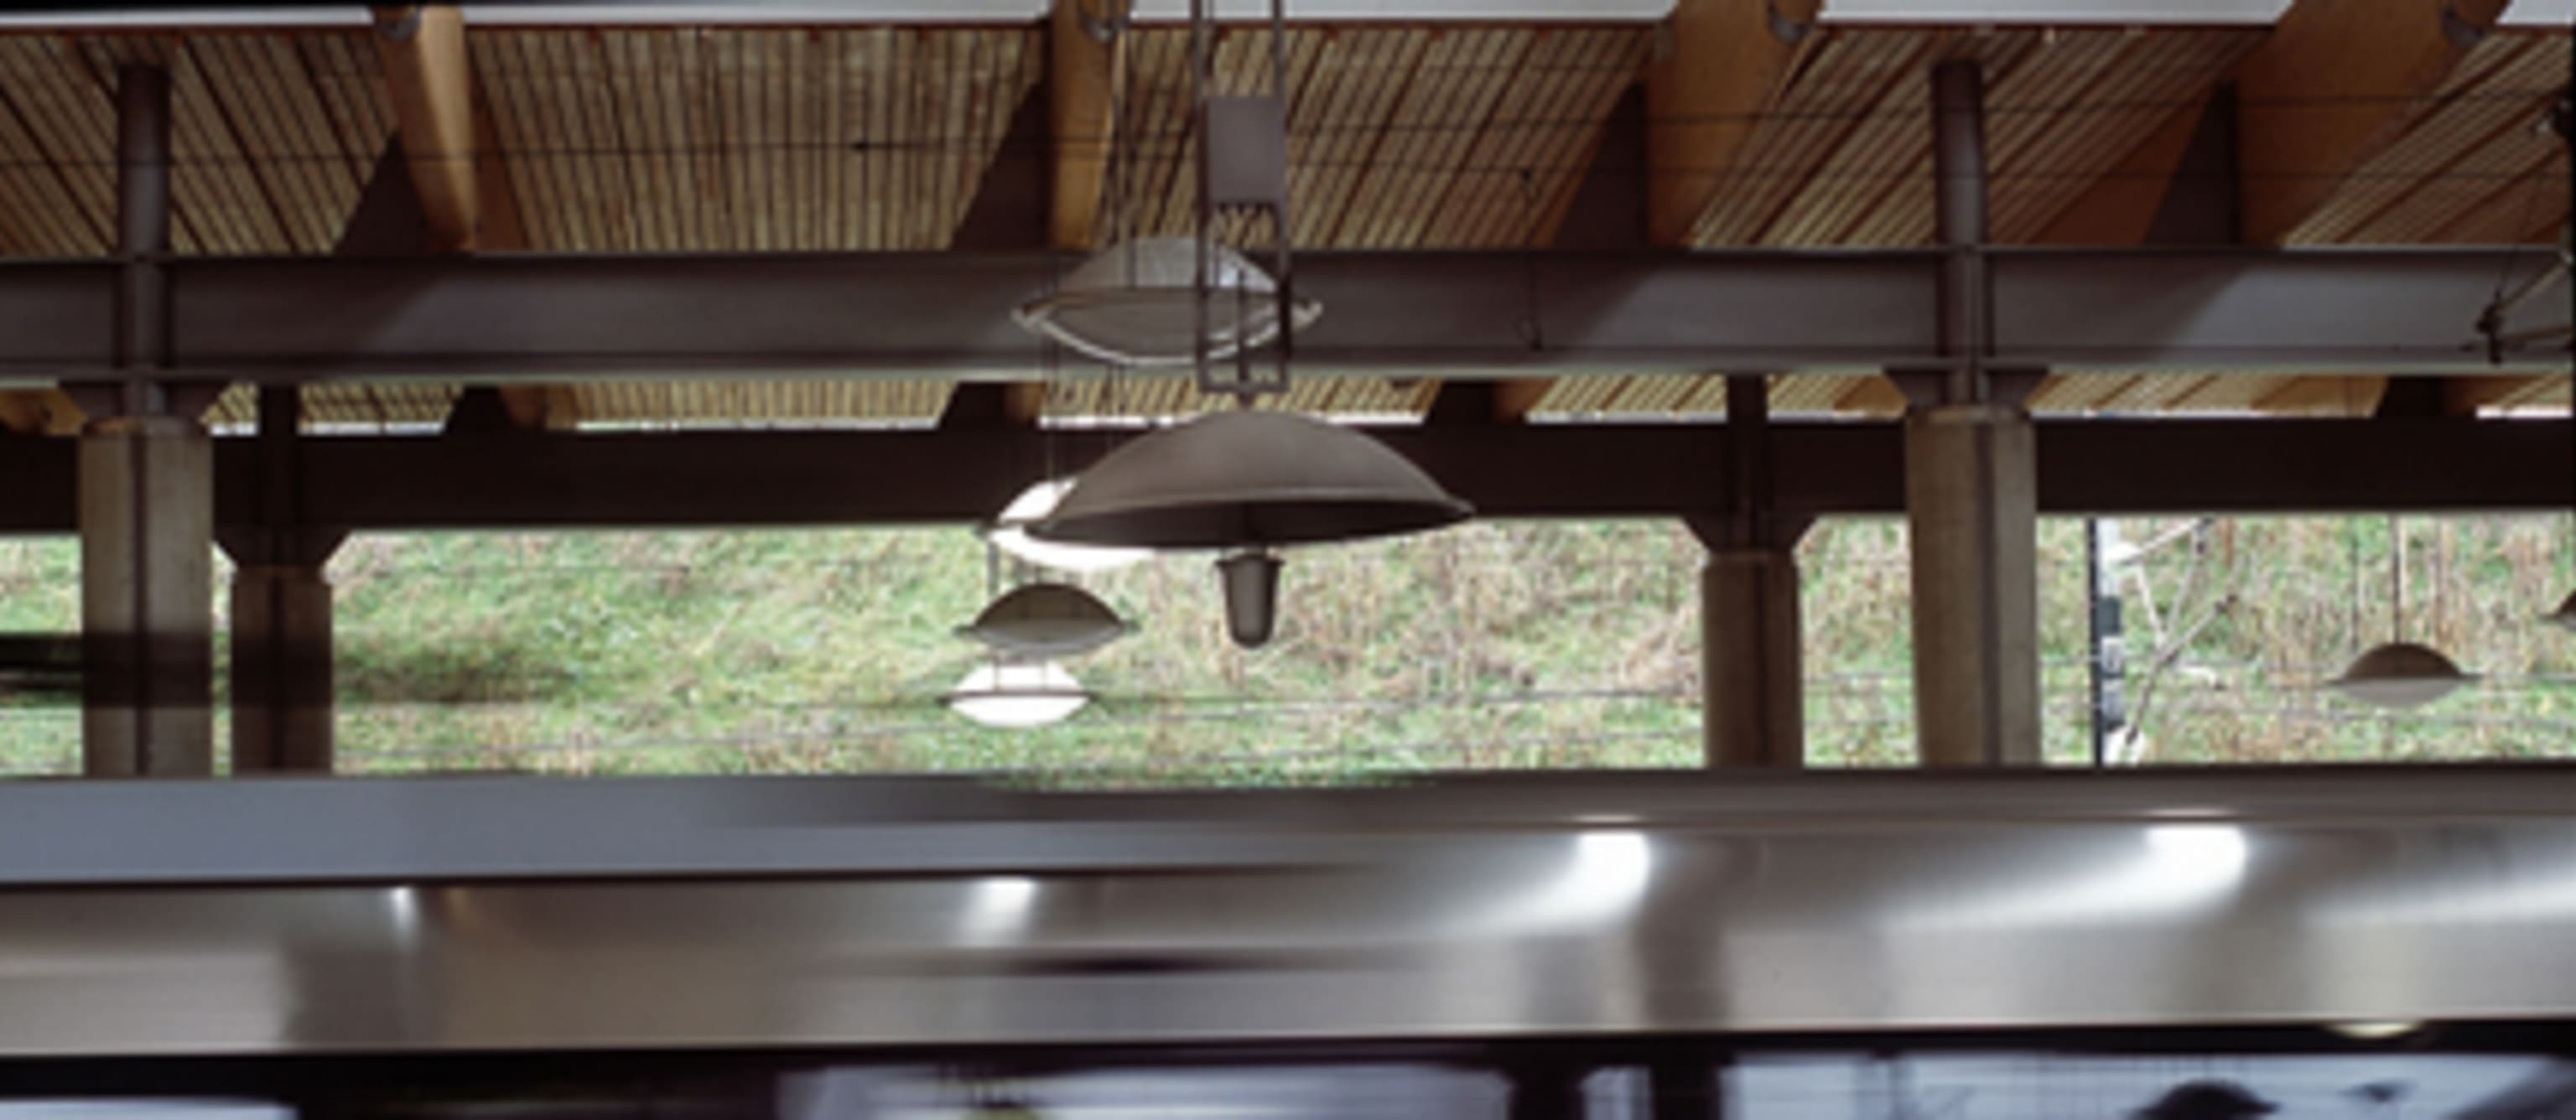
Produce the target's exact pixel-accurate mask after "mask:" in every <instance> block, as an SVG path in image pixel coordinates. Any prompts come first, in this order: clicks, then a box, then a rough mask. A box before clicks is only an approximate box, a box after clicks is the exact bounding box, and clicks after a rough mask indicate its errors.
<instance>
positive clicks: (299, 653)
mask: <svg viewBox="0 0 2576 1120" xmlns="http://www.w3.org/2000/svg"><path fill="white" fill-rule="evenodd" d="M302 412H303V396H302V393H301V392H300V391H299V390H298V389H297V388H296V387H295V386H293V385H264V386H261V387H260V390H259V434H258V441H257V443H255V444H254V445H253V447H254V450H255V451H256V452H257V460H256V461H257V465H258V467H259V487H258V489H257V490H256V491H255V492H254V499H255V500H254V502H253V504H252V506H251V508H250V510H249V513H250V514H251V516H250V518H249V522H250V523H249V524H247V525H243V524H235V525H231V526H227V527H226V528H225V529H224V531H223V533H222V535H221V537H220V538H219V541H220V543H221V544H222V545H223V547H224V551H225V552H226V553H228V554H230V555H231V556H232V558H233V564H234V570H233V587H232V623H233V636H232V654H233V658H232V662H233V663H232V686H233V687H232V706H233V742H232V750H233V771H234V772H235V773H258V772H261V771H277V770H296V771H318V772H328V771H329V770H330V769H331V721H332V693H331V686H332V680H331V644H332V639H331V581H330V580H329V579H328V578H326V577H325V576H324V574H323V570H324V566H325V565H327V564H328V563H329V562H330V560H331V554H332V553H333V552H334V551H336V550H338V548H339V547H340V541H341V540H342V539H343V538H344V537H345V536H346V534H344V533H342V532H341V531H339V530H337V529H330V528H322V527H316V526H311V525H307V524H305V523H304V519H303V501H302V493H303V488H302V480H301V469H300V465H299V464H300V460H299V450H300V446H301V445H300V442H299V436H298V433H297V428H298V426H299V424H300V422H301V418H302Z"/></svg>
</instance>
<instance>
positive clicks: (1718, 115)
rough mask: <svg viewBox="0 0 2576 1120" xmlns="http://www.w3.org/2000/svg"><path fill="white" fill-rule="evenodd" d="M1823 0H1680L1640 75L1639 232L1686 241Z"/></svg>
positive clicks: (1670, 242) (1662, 240) (1664, 241)
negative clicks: (1642, 186) (1642, 226)
mask: <svg viewBox="0 0 2576 1120" xmlns="http://www.w3.org/2000/svg"><path fill="white" fill-rule="evenodd" d="M1819 4H1820V0H1680V3H1678V4H1676V5H1674V7H1673V14H1672V17H1671V19H1670V21H1669V22H1668V23H1667V24H1666V27H1665V41H1666V48H1665V49H1664V50H1663V51H1662V52H1661V55H1660V57H1658V58H1657V59H1656V60H1655V62H1654V64H1653V65H1652V66H1651V67H1649V68H1648V69H1647V71H1646V120H1647V122H1648V124H1647V129H1646V230H1647V236H1648V238H1649V239H1651V240H1652V241H1653V242H1654V243H1655V244H1657V245H1667V246H1677V245H1687V244H1690V243H1692V242H1693V241H1694V240H1695V239H1696V236H1697V232H1698V226H1699V223H1700V219H1701V218H1702V217H1703V216H1704V215H1705V213H1706V212H1707V210H1708V208H1709V206H1710V204H1711V203H1713V202H1715V201H1716V199H1717V195H1718V188H1719V187H1720V185H1721V184H1723V183H1724V182H1725V180H1726V174H1727V169H1728V168H1730V167H1732V166H1734V162H1735V158H1736V156H1737V154H1738V153H1739V152H1741V151H1742V150H1743V148H1744V142H1745V139H1746V138H1747V137H1749V136H1751V135H1752V133H1753V125H1754V122H1755V121H1757V120H1759V119H1760V118H1761V114H1762V111H1763V110H1764V109H1767V108H1769V107H1770V106H1771V102H1772V99H1773V98H1775V97H1777V96H1778V94H1779V90H1780V87H1781V85H1782V84H1783V81H1784V79H1786V77H1787V76H1788V74H1789V69H1790V62H1791V61H1792V59H1793V58H1794V57H1795V55H1796V52H1797V47H1796V45H1795V44H1796V41H1797V39H1798V38H1799V37H1800V36H1802V35H1803V34H1805V29H1806V28H1808V27H1809V26H1810V25H1811V24H1812V22H1813V20H1814V19H1815V16H1816V9H1817V8H1818V7H1819Z"/></svg>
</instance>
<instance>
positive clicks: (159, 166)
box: [116, 66, 170, 411]
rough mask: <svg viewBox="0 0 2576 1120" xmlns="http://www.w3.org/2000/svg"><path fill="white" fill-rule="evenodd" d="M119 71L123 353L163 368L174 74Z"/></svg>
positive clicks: (139, 366) (135, 366)
mask: <svg viewBox="0 0 2576 1120" xmlns="http://www.w3.org/2000/svg"><path fill="white" fill-rule="evenodd" d="M116 77H117V86H116V171H117V180H116V186H117V195H116V251H117V254H118V255H119V256H122V257H124V258H125V268H124V273H123V275H122V277H121V278H120V281H121V284H122V287H123V290H122V292H121V296H122V298H120V299H119V300H118V301H117V308H116V341H117V354H116V358H117V364H118V365H119V366H120V367H122V368H124V369H126V370H129V371H131V370H149V369H157V368H159V367H160V365H161V364H162V360H163V356H164V355H165V354H167V353H168V346H167V345H166V339H167V331H166V328H167V325H168V323H169V315H168V309H167V307H166V305H165V303H164V300H163V294H164V293H163V290H162V284H161V275H160V268H159V266H158V265H157V264H156V263H154V262H153V260H152V259H151V258H154V257H158V256H161V255H162V254H165V253H168V252H169V251H170V72H169V71H167V70H163V69H161V68H160V67H157V66H127V67H123V68H121V69H119V70H118V71H117V75H116ZM142 403H145V402H139V401H134V400H131V399H129V400H128V401H127V407H128V409H129V410H134V411H141V409H137V408H136V405H138V404H142Z"/></svg>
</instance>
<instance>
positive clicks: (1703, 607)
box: [1690, 374, 1807, 767]
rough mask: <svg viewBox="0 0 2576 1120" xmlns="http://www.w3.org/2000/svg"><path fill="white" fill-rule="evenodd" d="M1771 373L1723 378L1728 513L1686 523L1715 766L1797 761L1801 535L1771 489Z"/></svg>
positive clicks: (1801, 751) (1802, 525) (1705, 742)
mask: <svg viewBox="0 0 2576 1120" xmlns="http://www.w3.org/2000/svg"><path fill="white" fill-rule="evenodd" d="M1770 401H1771V398H1770V380H1769V378H1767V377H1764V376H1762V375H1760V374H1736V375H1732V376H1729V377H1728V378H1727V379H1726V436H1727V492H1728V493H1727V506H1728V510H1727V514H1726V516H1723V517H1710V518H1699V519H1694V520H1693V521H1691V523H1690V525H1691V530H1692V532H1694V533H1696V534H1698V536H1699V539H1700V543H1702V544H1705V545H1707V546H1708V562H1707V564H1706V565H1705V566H1703V567H1702V568H1701V569H1700V582H1699V603H1700V613H1699V623H1700V625H1699V633H1700V739H1701V747H1702V749H1703V750H1705V751H1706V754H1707V761H1708V765H1709V766H1711V767H1733V766H1788V767H1795V766H1803V765H1805V764H1806V760H1807V744H1806V720H1805V713H1804V711H1803V705H1804V703H1805V695H1806V680H1805V677H1804V675H1803V672H1802V668H1803V664H1802V661H1801V658H1800V657H1799V648H1798V643H1799V640H1800V635H1799V631H1798V559H1797V547H1798V538H1799V537H1801V536H1804V535H1805V533H1806V520H1805V519H1803V518H1794V517H1784V516H1781V515H1780V514H1779V513H1778V511H1776V510H1775V509H1774V508H1773V506H1772V501H1771V495H1772V486H1771V434H1770V433H1771V403H1770Z"/></svg>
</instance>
